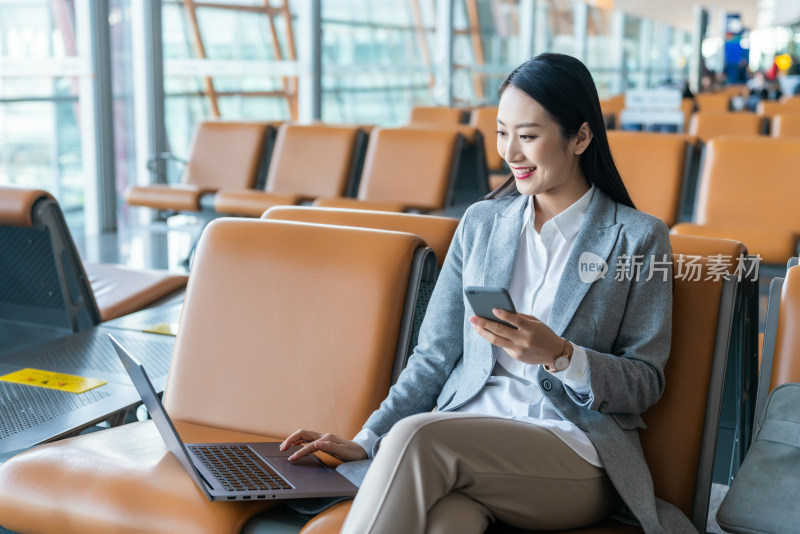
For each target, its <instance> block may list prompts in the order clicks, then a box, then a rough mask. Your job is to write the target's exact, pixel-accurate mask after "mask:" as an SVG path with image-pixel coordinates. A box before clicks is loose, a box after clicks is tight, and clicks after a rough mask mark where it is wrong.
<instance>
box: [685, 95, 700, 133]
mask: <svg viewBox="0 0 800 534" xmlns="http://www.w3.org/2000/svg"><path fill="white" fill-rule="evenodd" d="M695 107H696V104H695V102H694V98H682V99H681V111H683V117H684V118H683V131H684V132H688V131H689V122H690V121H691V120H692V115H693V114H694V113H695V111H697V110H696V109H695Z"/></svg>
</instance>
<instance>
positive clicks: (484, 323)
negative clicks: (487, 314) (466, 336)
mask: <svg viewBox="0 0 800 534" xmlns="http://www.w3.org/2000/svg"><path fill="white" fill-rule="evenodd" d="M470 323H472V325H473V326H478V327H480V328H482V329H484V330H488V331H490V332H492V333H494V334H497V335H499V336H502V337H505V338H508V337H510V336H511V335H512V333H513V332H516V331H517V329H516V328H511V327H509V326H506V325H504V324H501V323H498V322H497V321H492V320H491V319H485V318H483V317H478V316H477V315H474V316H472V317H470Z"/></svg>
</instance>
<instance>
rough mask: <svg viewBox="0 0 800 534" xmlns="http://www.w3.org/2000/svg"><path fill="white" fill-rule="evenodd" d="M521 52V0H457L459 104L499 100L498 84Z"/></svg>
mask: <svg viewBox="0 0 800 534" xmlns="http://www.w3.org/2000/svg"><path fill="white" fill-rule="evenodd" d="M523 59H525V58H524V57H521V54H520V2H519V1H518V0H509V1H505V2H500V1H497V0H457V1H456V2H455V11H454V15H453V97H454V101H455V102H454V103H455V104H456V105H464V106H471V105H472V106H474V105H482V104H494V103H496V102H497V98H496V92H497V86H498V85H500V82H502V81H503V79H504V78H505V77H506V75H507V74H508V73H509V72H510V71H511V70H512V69H513V68H514V67H516V66H517V65H518V64H519V63H520V62H521V61H522V60H523Z"/></svg>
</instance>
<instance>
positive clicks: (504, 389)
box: [353, 186, 602, 467]
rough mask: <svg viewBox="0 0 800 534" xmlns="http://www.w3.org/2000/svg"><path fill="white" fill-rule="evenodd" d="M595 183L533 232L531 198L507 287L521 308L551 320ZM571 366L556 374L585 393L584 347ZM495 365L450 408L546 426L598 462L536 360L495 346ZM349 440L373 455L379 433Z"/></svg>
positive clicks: (365, 433) (363, 433) (366, 432)
mask: <svg viewBox="0 0 800 534" xmlns="http://www.w3.org/2000/svg"><path fill="white" fill-rule="evenodd" d="M594 189H595V188H594V186H592V187H591V188H590V189H589V191H587V192H586V194H584V195H583V196H582V197H581V198H580V199H578V200H577V201H576V202H575V203H574V204H572V205H571V206H570V207H568V208H567V209H565V210H564V211H562V212H561V213H559V214H558V215H556V216H555V217H553V218H552V219H551V220H549V221H547V222H546V223H545V224H544V225H542V229H541V232H537V231H536V229H535V228H534V225H533V222H534V217H535V213H534V210H533V209H532V208H533V205H532V202H531V198H532V197H531V198H529V200H528V204H527V206H526V208H525V213H524V218H525V224H523V225H522V231H521V232H520V236H519V244H518V251H517V256H516V260H515V262H514V269H513V271H512V275H511V283H510V286H509V288H508V292H509V294H510V295H511V299H512V300H513V301H514V306H515V307H516V309H517V311H518V312H519V313H525V314H528V315H533V316H534V317H537V318H538V319H540V320H542V321H544V322H545V323H548V324H549V319H550V311H551V310H552V308H553V300H554V298H555V294H556V290H557V289H558V284H559V281H560V280H561V274H562V273H563V271H564V267H565V265H566V263H567V259H568V258H569V255H570V253H571V252H572V248H573V246H574V245H575V240H576V238H577V235H578V230H580V227H581V225H582V224H583V221H584V219H585V218H586V211H587V209H588V208H589V204H590V202H591V200H592V195H593V194H594ZM574 347H575V350H574V352H573V355H572V358H571V360H570V365H569V366H568V367H567V368H566V369H565V370H563V371H559V372H557V373H554V375H555V376H556V377H557V378H559V380H561V381H562V382H564V383H565V384H567V385H568V386H569V387H570V388H572V389H573V390H574V391H575V392H576V393H578V394H583V395H588V394H589V392H590V387H589V365H588V361H587V357H586V351H585V350H584V349H583V348H582V347H579V346H577V345H574ZM492 350H493V351H494V356H495V358H496V362H497V363H496V364H495V367H494V370H493V371H492V375H491V376H490V377H489V379H488V380H487V382H486V384H485V385H484V387H483V389H482V390H481V391H480V392H478V394H477V395H476V396H475V397H473V398H472V399H471V400H470V401H469V402H467V403H466V404H464V405H463V406H460V407H459V408H458V409H456V410H454V411H456V412H464V413H476V414H485V415H492V416H496V417H503V418H506V419H513V420H515V421H522V422H525V423H530V424H535V425H539V426H543V427H546V428H548V429H549V430H550V431H551V432H553V434H555V435H556V436H557V437H558V438H559V439H561V440H562V441H563V442H564V443H565V444H566V445H568V446H569V447H570V448H571V449H572V450H574V451H575V452H576V453H577V454H578V455H579V456H581V458H583V459H584V460H586V461H587V462H589V463H590V464H592V465H595V466H597V467H602V464H601V463H600V458H599V456H598V454H597V451H596V450H595V448H594V445H592V442H591V441H589V438H588V437H587V436H586V434H585V433H584V432H583V431H581V430H580V429H579V428H578V427H577V426H575V425H574V424H573V423H571V422H569V421H566V420H564V419H562V418H561V416H559V415H558V413H557V412H556V411H555V409H554V408H553V406H552V404H551V403H550V402H549V401H547V399H546V398H545V397H544V396H543V395H542V392H541V390H540V389H539V384H538V382H537V381H536V373H537V372H538V369H539V365H530V364H526V363H522V362H520V361H518V360H515V359H514V358H512V357H511V356H510V355H509V354H508V353H507V352H506V351H505V350H504V349H502V348H500V347H497V346H493V347H492ZM353 440H354V441H355V442H356V443H358V444H359V445H361V446H362V447H363V448H364V450H365V451H367V454H368V455H369V456H370V458H371V457H372V452H373V450H372V449H373V446H374V444H375V442H376V441H377V440H378V436H377V435H376V434H375V433H374V432H373V431H372V430H370V429H368V428H365V429H363V430H361V432H359V433H358V435H356V437H355V438H353Z"/></svg>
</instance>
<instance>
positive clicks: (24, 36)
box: [0, 0, 87, 227]
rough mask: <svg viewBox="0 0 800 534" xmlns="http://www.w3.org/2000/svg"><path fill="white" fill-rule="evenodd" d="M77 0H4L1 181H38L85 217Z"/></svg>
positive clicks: (0, 14) (76, 219) (73, 219)
mask: <svg viewBox="0 0 800 534" xmlns="http://www.w3.org/2000/svg"><path fill="white" fill-rule="evenodd" d="M76 39H77V34H76V29H75V8H74V5H73V4H72V2H66V1H49V0H39V1H34V0H27V1H18V2H0V184H17V185H22V186H28V187H39V188H42V189H46V190H48V191H50V192H51V193H52V194H53V195H54V196H55V197H56V198H57V199H58V201H59V202H60V203H61V206H62V209H63V210H64V212H65V214H66V216H67V219H68V221H69V223H70V224H71V225H73V226H76V227H81V226H83V224H84V220H83V205H84V196H85V188H86V187H87V181H86V179H85V176H84V173H83V153H82V147H81V129H80V105H81V101H80V98H79V79H80V76H81V74H87V73H85V72H83V70H84V67H83V64H82V62H81V59H85V58H81V57H80V56H79V55H78V51H77V50H78V46H77V41H76Z"/></svg>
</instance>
